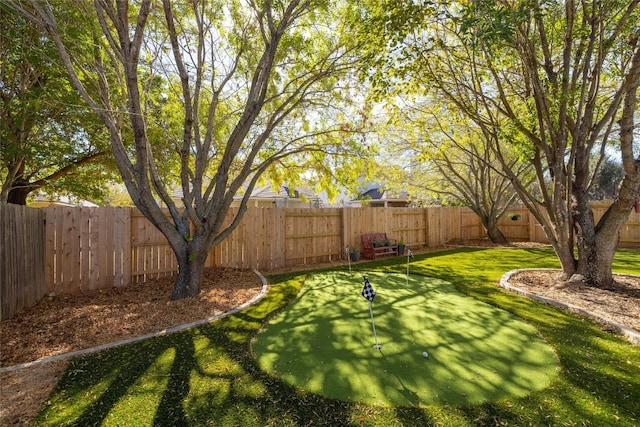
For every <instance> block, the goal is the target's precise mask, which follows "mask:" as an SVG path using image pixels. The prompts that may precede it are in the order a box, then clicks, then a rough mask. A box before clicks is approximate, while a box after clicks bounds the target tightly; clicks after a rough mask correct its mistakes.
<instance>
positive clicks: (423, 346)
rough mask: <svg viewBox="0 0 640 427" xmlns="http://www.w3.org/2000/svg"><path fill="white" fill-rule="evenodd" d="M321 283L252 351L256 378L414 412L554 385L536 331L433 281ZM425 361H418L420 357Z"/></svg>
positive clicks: (378, 278) (322, 278)
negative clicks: (266, 376)
mask: <svg viewBox="0 0 640 427" xmlns="http://www.w3.org/2000/svg"><path fill="white" fill-rule="evenodd" d="M366 276H367V277H368V279H369V281H370V282H371V284H372V286H373V287H374V289H375V291H376V294H377V295H376V298H375V300H374V302H373V315H374V320H375V326H376V332H377V336H378V342H379V344H381V345H382V346H383V347H382V349H381V350H376V349H374V347H373V345H374V338H373V331H372V327H371V318H370V316H369V306H368V302H367V300H366V299H365V298H363V297H362V295H361V294H360V292H361V290H362V287H363V279H362V275H361V274H356V273H353V275H350V274H349V273H347V272H329V273H318V274H314V275H311V276H310V277H308V278H307V281H306V282H305V285H304V286H303V288H302V290H301V292H300V295H299V296H298V298H297V299H296V301H295V302H294V303H293V304H291V305H290V306H289V307H287V309H285V310H284V311H283V312H282V313H280V314H279V315H278V316H276V318H274V319H272V320H271V322H270V323H269V324H268V325H267V326H265V328H264V329H263V330H262V331H261V332H260V333H259V334H258V335H257V337H256V338H255V340H254V342H253V352H254V354H255V356H256V359H257V360H258V363H259V365H260V366H261V368H262V369H264V370H266V371H267V372H270V373H272V374H273V375H276V376H278V377H280V378H282V379H283V380H285V381H286V382H289V383H291V384H293V385H295V386H298V387H301V388H302V389H305V390H307V391H310V392H313V393H317V394H320V395H322V396H325V397H328V398H335V399H342V400H352V401H357V402H363V403H367V404H377V405H393V406H411V405H419V406H424V405H432V404H445V405H446V404H450V405H460V404H472V403H480V402H486V401H496V400H499V399H502V398H507V397H518V396H524V395H527V394H529V393H531V392H533V391H535V390H540V389H543V388H545V387H546V386H547V385H549V383H550V382H551V380H552V379H553V378H554V377H555V375H556V371H557V359H556V357H555V355H554V353H553V352H552V350H551V348H550V347H549V346H548V345H547V344H545V343H544V342H543V341H542V339H541V338H540V336H539V335H538V334H537V333H536V330H535V329H534V328H533V327H532V326H530V325H529V324H527V323H525V322H523V321H521V320H519V319H518V318H516V317H515V316H513V315H511V314H509V313H507V312H505V311H503V310H500V309H497V308H495V307H492V306H489V305H487V304H484V303H482V302H480V301H478V300H475V299H473V298H470V297H468V296H465V295H463V294H461V293H459V292H458V291H456V289H455V288H454V287H453V286H452V285H451V284H449V283H447V282H445V281H442V280H440V279H435V278H430V277H424V276H417V275H411V276H409V279H408V285H407V278H406V276H405V275H403V274H388V273H379V272H377V273H369V274H366ZM425 351H426V352H428V357H427V358H424V357H423V352H425Z"/></svg>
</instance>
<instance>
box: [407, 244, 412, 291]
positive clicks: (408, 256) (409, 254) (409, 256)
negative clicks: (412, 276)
mask: <svg viewBox="0 0 640 427" xmlns="http://www.w3.org/2000/svg"><path fill="white" fill-rule="evenodd" d="M409 258H413V252H411V249H408V250H407V286H409Z"/></svg>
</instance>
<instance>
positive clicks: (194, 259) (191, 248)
mask: <svg viewBox="0 0 640 427" xmlns="http://www.w3.org/2000/svg"><path fill="white" fill-rule="evenodd" d="M199 240H200V239H194V240H191V241H190V242H187V241H186V240H185V241H184V242H183V243H181V244H180V245H179V249H178V250H175V249H174V252H175V253H176V257H177V258H178V277H177V278H176V283H175V285H174V288H173V293H172V294H171V300H173V301H175V300H179V299H182V298H186V297H193V296H196V295H198V294H199V293H200V288H201V284H202V279H203V277H204V265H205V263H206V261H207V255H208V252H209V250H208V248H207V246H206V245H204V244H198V241H199Z"/></svg>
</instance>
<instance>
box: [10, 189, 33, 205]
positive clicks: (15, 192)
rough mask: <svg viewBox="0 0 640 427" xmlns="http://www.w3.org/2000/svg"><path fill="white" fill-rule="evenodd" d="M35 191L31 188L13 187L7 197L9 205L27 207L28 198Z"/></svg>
mask: <svg viewBox="0 0 640 427" xmlns="http://www.w3.org/2000/svg"><path fill="white" fill-rule="evenodd" d="M32 190H33V189H32V188H31V187H30V186H27V185H25V186H17V187H13V188H12V189H11V190H9V194H8V195H7V203H12V204H14V205H22V206H24V205H26V204H27V196H28V195H29V193H31V191H32Z"/></svg>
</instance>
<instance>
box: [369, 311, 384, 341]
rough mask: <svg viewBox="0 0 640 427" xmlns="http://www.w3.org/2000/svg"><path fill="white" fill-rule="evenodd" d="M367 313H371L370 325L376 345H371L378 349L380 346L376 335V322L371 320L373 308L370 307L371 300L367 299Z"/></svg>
mask: <svg viewBox="0 0 640 427" xmlns="http://www.w3.org/2000/svg"><path fill="white" fill-rule="evenodd" d="M369 314H370V315H371V327H372V328H373V339H374V341H375V343H376V345H374V346H373V348H375V349H376V350H380V349H381V348H382V346H381V345H380V344H378V336H377V335H376V324H375V322H374V321H373V310H372V309H371V301H369Z"/></svg>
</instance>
